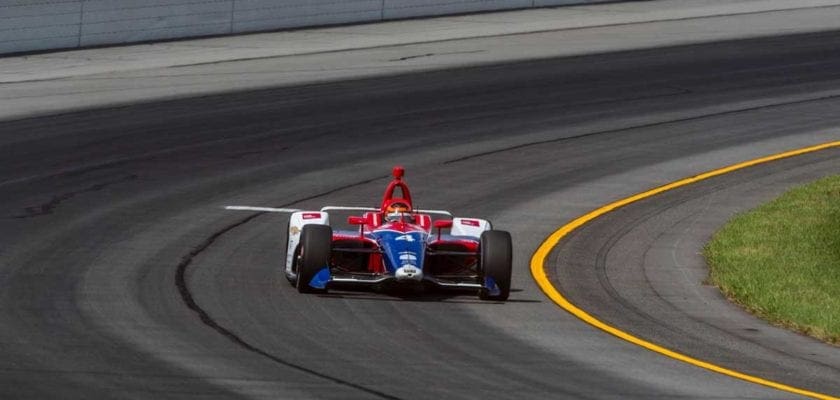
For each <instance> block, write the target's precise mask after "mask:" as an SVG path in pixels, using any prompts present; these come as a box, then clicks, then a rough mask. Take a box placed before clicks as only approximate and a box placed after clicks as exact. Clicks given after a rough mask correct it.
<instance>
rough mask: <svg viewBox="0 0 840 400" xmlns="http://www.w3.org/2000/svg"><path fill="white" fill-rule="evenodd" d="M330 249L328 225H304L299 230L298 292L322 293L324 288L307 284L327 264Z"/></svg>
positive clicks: (330, 229)
mask: <svg viewBox="0 0 840 400" xmlns="http://www.w3.org/2000/svg"><path fill="white" fill-rule="evenodd" d="M331 250H332V228H331V227H329V226H328V225H304V226H303V230H301V232H300V262H299V264H298V270H297V282H296V286H297V290H298V292H300V293H323V292H326V291H327V290H326V289H316V288H313V287H312V286H309V282H310V281H312V278H314V277H315V275H317V274H318V272H319V271H321V270H322V269H324V267H327V266H329V262H330V252H331Z"/></svg>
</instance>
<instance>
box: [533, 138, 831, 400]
mask: <svg viewBox="0 0 840 400" xmlns="http://www.w3.org/2000/svg"><path fill="white" fill-rule="evenodd" d="M836 147H840V141H834V142H828V143H823V144H820V145H816V146H810V147H805V148H800V149H795V150H790V151H786V152H783V153H778V154H773V155H769V156H765V157H761V158H756V159H753V160H749V161H744V162H741V163H737V164H733V165H729V166H726V167H722V168H719V169H715V170H712V171H708V172H705V173H702V174H699V175H695V176H691V177H687V178H684V179H680V180H678V181H674V182H671V183H668V184H665V185H662V186H659V187H656V188H653V189H650V190H647V191H645V192H642V193H638V194H635V195H633V196H630V197H627V198H624V199H621V200H618V201H615V202H612V203H609V204H607V205H604V206H602V207H600V208H598V209H595V210H593V211H590V212H589V213H586V214H584V215H582V216H580V217H578V218H576V219H574V220H572V221H571V222H569V223H568V224H566V225H563V226H562V227H560V228H559V229H557V230H556V231H554V232H553V233H552V234H551V235H549V236H548V237H547V238H546V239H545V240H544V241H543V242H542V243H541V244H540V246H539V247H538V248H537V250H536V251H535V252H534V254H533V256H532V257H531V264H530V268H531V275H532V277H533V278H534V280H535V281H536V283H537V286H539V288H540V290H542V291H543V293H545V295H546V296H548V298H549V299H551V300H552V301H553V302H554V303H555V304H557V305H558V306H560V307H561V308H563V309H564V310H566V311H568V312H569V313H570V314H572V315H574V316H575V317H577V318H579V319H580V320H582V321H584V322H586V323H587V324H589V325H592V326H593V327H595V328H598V329H600V330H602V331H604V332H606V333H609V334H611V335H613V336H616V337H618V338H619V339H622V340H625V341H627V342H630V343H632V344H634V345H637V346H640V347H643V348H645V349H648V350H650V351H653V352H655V353H659V354H661V355H663V356H666V357H670V358H673V359H675V360H678V361H682V362H684V363H687V364H691V365H694V366H697V367H700V368H703V369H707V370H709V371H712V372H716V373H719V374H722V375H726V376H730V377H732V378H736V379H740V380H743V381H747V382H751V383H755V384H758V385H763V386H768V387H771V388H774V389H778V390H781V391H785V392H789V393H794V394H798V395H802V396H806V397H811V398H814V399H819V400H840V397H834V396H831V395H827V394H823V393H817V392H812V391H809V390H805V389H801V388H797V387H793V386H789V385H785V384H783V383H780V382H775V381H771V380H767V379H764V378H761V377H757V376H753V375H749V374H745V373H743V372H738V371H735V370H732V369H728V368H725V367H722V366H719V365H716V364H712V363H710V362H707V361H703V360H700V359H697V358H694V357H690V356H687V355H685V354H682V353H679V352H677V351H674V350H671V349H668V348H665V347H663V346H660V345H658V344H656V343H652V342H649V341H647V340H644V339H642V338H639V337H637V336H634V335H632V334H630V333H628V332H625V331H622V330H621V329H618V328H616V327H614V326H611V325H609V324H606V323H604V322H602V321H601V320H599V319H597V318H595V317H594V316H592V315H591V314H589V313H588V312H586V311H585V310H583V309H581V308H579V307H577V306H576V305H574V304H573V303H572V302H570V301H569V300H568V299H566V297H564V296H563V294H562V293H560V291H559V290H557V288H556V287H554V285H552V284H551V281H550V280H549V278H548V273H547V272H546V270H545V260H546V258H547V257H548V255H549V254H550V253H551V251H552V249H554V247H556V246H557V244H558V243H559V242H560V240H562V239H563V238H564V237H566V236H567V235H569V234H570V233H572V232H573V231H574V230H576V229H578V228H580V227H581V226H583V225H584V224H586V223H588V222H589V221H592V220H594V219H596V218H598V217H600V216H602V215H604V214H606V213H609V212H611V211H613V210H616V209H618V208H621V207H624V206H626V205H628V204H631V203H635V202H637V201H640V200H642V199H646V198H649V197H652V196H655V195H657V194H660V193H663V192H666V191H669V190H673V189H676V188H679V187H683V186H687V185H690V184H693V183H696V182H699V181H703V180H706V179H709V178H713V177H715V176H720V175H724V174H727V173H730V172H733V171H737V170H740V169H744V168H748V167H752V166H756V165H759V164H765V163H769V162H772V161H776V160H780V159H783V158H790V157H795V156H798V155H803V154H808V153H813V152H816V151H820V150H825V149H830V148H836Z"/></svg>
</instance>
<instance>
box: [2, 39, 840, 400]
mask: <svg viewBox="0 0 840 400" xmlns="http://www.w3.org/2000/svg"><path fill="white" fill-rule="evenodd" d="M837 48H840V33H832V32H829V33H820V34H809V35H799V36H791V37H778V38H770V39H756V40H749V41H735V42H727V43H717V44H709V45H696V46H686V47H676V48H668V49H657V50H645V51H633V52H622V53H610V54H602V55H593V56H582V57H575V58H566V59H553V60H543V61H533V62H527V63H516V64H504V65H497V66H488V67H479V68H467V69H460V70H451V71H442V72H429V73H421V74H414V75H405V76H394V77H385V78H377V79H368V80H357V81H348V82H341V83H329V84H318V85H309V86H302V87H292V88H277V89H266V90H260V91H251V92H242V93H235V94H227V95H218V96H205V97H201V98H195V99H187V100H177V101H170V102H161V103H151V104H141V105H134V106H126V107H119V108H111V109H102V110H92V111H86V112H78V113H71V114H63V115H56V116H50V117H40V118H34V119H23V120H18V121H8V122H0V152H2V153H0V154H2V157H3V162H2V165H3V168H2V170H0V204H2V205H3V212H4V215H3V217H2V218H3V223H2V224H0V238H2V241H3V245H2V246H0V286H2V290H0V304H1V305H2V306H0V348H2V354H3V356H2V358H0V393H2V396H1V397H3V398H31V399H44V398H61V399H73V398H79V399H82V398H84V399H89V398H155V399H157V398H336V399H350V398H405V399H409V398H410V399H419V398H479V397H482V398H483V397H491V396H492V397H504V398H509V397H515V398H537V397H540V398H543V397H547V398H574V399H651V398H668V399H670V398H680V399H683V398H703V399H730V398H737V399H776V398H778V399H785V398H793V397H795V396H794V395H792V394H790V393H786V392H780V391H776V390H773V389H769V388H765V387H762V386H758V385H753V384H749V383H746V382H743V381H739V380H735V379H732V378H729V377H725V376H721V375H718V374H714V373H712V372H709V371H706V370H703V369H700V368H696V367H694V366H690V365H686V364H682V363H679V362H677V361H674V360H671V359H667V358H664V357H661V356H659V355H657V354H654V353H652V352H649V351H647V350H644V349H641V348H638V347H635V346H633V345H630V344H628V343H625V342H621V341H619V340H616V339H615V338H613V337H612V336H609V335H607V334H604V333H602V332H600V331H598V330H596V329H594V328H591V327H589V326H588V325H585V324H583V323H581V322H580V321H578V320H577V319H575V318H574V317H573V316H571V315H569V314H567V313H565V312H564V311H562V310H560V309H559V308H558V307H556V306H555V305H554V304H553V303H552V302H551V301H549V300H548V299H547V298H546V297H545V296H544V295H543V294H542V292H540V291H539V289H538V288H537V287H536V285H535V284H534V282H533V280H532V279H531V277H530V273H529V270H528V260H529V259H530V256H531V254H532V252H533V251H534V249H536V247H537V246H538V245H539V244H540V243H541V242H542V240H543V239H544V238H545V237H546V236H548V234H550V233H551V232H552V231H554V230H555V229H556V228H557V227H558V226H560V225H562V224H563V223H564V222H567V221H569V220H570V219H571V218H573V217H575V216H578V215H581V214H583V213H584V212H586V211H589V210H591V209H593V208H596V207H597V206H599V205H601V204H605V203H607V202H609V201H613V200H616V199H619V198H622V197H626V196H628V195H631V194H633V193H637V192H640V191H643V190H645V189H648V188H650V187H653V186H657V185H660V184H663V183H667V182H669V181H671V180H675V179H678V178H681V177H684V176H687V175H692V174H696V173H699V172H703V171H706V170H709V169H713V168H716V167H720V166H723V165H727V164H731V163H734V162H737V161H743V160H745V159H749V158H754V157H758V156H762V155H766V154H769V153H771V152H774V151H782V150H787V149H792V148H796V147H802V146H805V145H810V144H816V143H820V142H826V141H829V140H832V139H834V140H836V138H837V137H840V130H838V126H840V114H838V113H837V112H836V110H837V109H838V106H840V97H838V93H840V92H838V90H840V54H839V53H838V52H837V51H836V50H837ZM838 156H840V151H837V150H826V151H823V152H820V153H815V154H812V155H807V156H800V157H796V158H792V159H788V160H783V161H779V162H774V163H772V164H768V165H766V166H759V167H753V168H750V169H747V170H744V171H741V172H737V173H733V174H729V175H726V176H724V177H720V178H715V179H713V180H710V181H707V182H704V183H701V184H698V185H693V186H690V187H687V188H685V189H680V190H677V191H674V192H670V193H668V194H663V195H660V196H656V197H654V198H651V199H649V200H645V201H643V202H640V203H638V204H635V205H632V206H628V207H627V208H625V209H622V210H621V211H618V212H615V213H612V214H609V215H607V216H605V217H603V218H602V219H599V220H597V221H595V222H593V223H592V224H590V225H587V226H585V227H584V228H582V229H581V230H579V231H577V232H576V233H575V234H574V235H573V237H571V238H570V240H568V241H566V242H563V243H562V244H561V246H560V247H558V249H557V250H556V251H555V252H554V253H553V254H552V257H551V259H552V260H553V261H554V263H553V264H552V265H551V266H550V274H551V277H552V279H553V280H554V282H555V284H556V285H557V287H558V288H560V289H561V290H562V291H563V292H564V293H565V294H567V295H568V296H569V297H570V299H571V300H572V301H574V302H576V303H577V304H578V305H580V306H581V307H582V308H584V309H586V310H588V311H590V312H591V313H593V314H594V315H596V316H598V317H599V318H602V319H603V320H605V321H607V322H609V323H611V324H614V325H615V326H617V327H620V328H622V329H626V330H627V331H630V332H632V333H634V334H636V335H639V336H641V337H645V338H648V339H650V340H653V341H656V342H658V343H661V344H663V345H666V346H668V347H670V348H673V349H677V350H680V351H684V352H686V353H687V354H690V355H692V356H695V357H698V358H701V359H707V360H709V361H713V362H716V363H719V364H721V365H724V366H727V367H729V368H733V369H738V370H743V371H744V372H749V373H752V374H756V375H759V376H762V377H765V378H768V379H773V380H778V381H780V382H784V383H786V384H790V385H793V386H797V387H802V388H806V389H809V390H814V391H818V392H822V393H827V394H832V395H835V396H837V395H840V384H839V383H838V380H837V379H836V378H837V376H840V350H838V349H837V348H833V347H829V346H826V345H823V344H820V343H817V342H815V341H812V340H810V339H807V338H803V337H801V336H799V335H796V334H792V333H788V332H785V331H783V330H780V329H776V328H773V327H770V326H767V325H765V324H763V323H761V322H760V321H757V320H755V319H753V318H752V317H750V316H748V315H745V314H744V313H742V312H741V311H740V310H738V309H737V308H735V307H733V306H730V305H728V303H726V301H725V300H724V299H722V298H720V296H719V295H717V293H716V292H715V291H714V289H713V288H709V287H707V286H703V285H702V280H703V277H704V275H703V274H704V273H703V266H702V259H700V258H699V256H698V251H699V249H700V248H701V247H702V245H703V243H704V241H705V240H706V238H707V236H708V234H709V233H710V232H712V231H714V229H715V228H716V227H717V226H719V225H720V224H722V223H723V222H724V221H725V220H726V219H727V217H728V216H729V215H731V213H732V212H735V211H738V210H743V209H746V208H749V207H750V206H751V205H754V204H757V203H758V202H760V201H762V200H765V199H768V198H771V197H772V196H773V195H775V194H776V193H779V192H781V191H783V190H784V189H785V188H787V187H789V186H791V185H793V184H796V183H799V182H805V181H808V180H811V179H813V178H816V177H819V176H824V175H827V174H835V173H838V172H840V162H839V161H838ZM396 163H401V164H404V165H405V166H406V167H407V171H408V172H407V180H408V182H409V184H410V185H412V189H413V192H414V193H413V197H415V199H417V200H419V205H420V206H421V207H424V208H445V209H450V210H452V211H453V212H455V213H456V214H459V215H465V216H480V217H486V218H488V219H491V220H493V221H494V224H495V225H496V226H497V227H498V228H501V229H506V230H509V231H511V233H512V234H513V236H514V238H515V239H516V243H515V246H514V247H515V248H514V250H515V264H516V265H515V272H514V284H513V287H514V291H513V293H512V295H511V300H510V301H509V302H506V303H493V302H479V301H477V299H475V298H474V297H473V296H467V295H449V294H441V293H437V294H429V295H425V296H419V297H417V296H407V297H399V296H389V295H385V294H376V293H358V292H340V293H334V294H330V295H326V296H302V295H299V294H297V293H296V292H295V291H293V290H292V288H291V287H290V286H289V285H288V284H287V283H286V282H285V280H284V279H283V278H282V276H281V275H280V274H279V270H280V267H281V264H282V258H283V250H282V245H283V243H284V237H283V234H284V227H285V220H284V218H283V217H282V216H278V215H275V214H249V213H244V214H243V213H234V212H230V211H224V210H222V209H221V207H222V206H224V205H228V204H251V205H265V206H293V207H303V208H306V207H319V206H321V205H325V204H332V205H336V204H340V205H370V204H372V203H375V202H376V199H377V198H378V196H380V195H381V190H382V188H383V186H384V184H385V183H386V182H387V174H388V171H389V168H390V167H391V166H392V165H394V164H396Z"/></svg>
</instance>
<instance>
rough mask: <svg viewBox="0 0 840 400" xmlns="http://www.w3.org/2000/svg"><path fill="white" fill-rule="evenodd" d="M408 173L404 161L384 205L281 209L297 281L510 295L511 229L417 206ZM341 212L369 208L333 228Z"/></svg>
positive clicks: (310, 285) (289, 271)
mask: <svg viewBox="0 0 840 400" xmlns="http://www.w3.org/2000/svg"><path fill="white" fill-rule="evenodd" d="M404 173H405V171H404V169H403V168H402V167H394V169H393V180H392V181H391V182H390V183H389V184H388V187H387V188H386V189H385V194H384V195H383V198H382V203H381V205H380V207H378V208H373V207H370V208H368V207H337V206H328V207H323V208H321V209H320V210H318V211H303V210H285V209H279V210H281V211H291V212H292V214H291V217H290V218H289V228H288V242H287V246H286V267H285V275H286V278H287V279H288V280H289V282H290V283H292V284H293V285H294V286H295V287H296V288H297V290H298V291H299V292H301V293H324V292H326V291H327V290H329V289H330V288H331V287H338V286H364V285H371V286H377V287H395V286H396V287H412V288H419V289H421V290H422V289H423V288H426V287H428V286H434V287H439V288H456V289H461V290H472V289H474V290H475V291H476V292H477V293H478V296H479V298H481V299H484V300H506V299H507V298H508V296H509V294H510V281H511V266H512V246H511V236H510V234H509V233H508V232H505V231H500V230H494V229H493V228H492V225H491V224H490V222H489V221H486V220H483V219H479V218H453V217H452V214H451V213H449V212H448V211H442V210H418V209H414V208H413V203H412V199H411V192H410V191H409V188H408V185H407V184H406V183H405V181H403V176H404ZM397 192H399V193H397ZM228 208H231V209H255V208H246V207H238V208H237V207H228ZM256 209H259V208H256ZM259 210H263V211H273V210H274V209H259ZM339 211H341V212H348V211H351V212H361V215H352V216H349V217H348V220H347V222H348V224H349V226H350V228H349V229H344V230H341V229H333V227H332V226H331V224H330V213H335V212H339ZM432 216H435V217H437V218H436V219H433V218H432ZM356 226H357V227H358V229H354V228H353V227H356Z"/></svg>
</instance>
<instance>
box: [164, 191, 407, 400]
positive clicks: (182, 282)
mask: <svg viewBox="0 0 840 400" xmlns="http://www.w3.org/2000/svg"><path fill="white" fill-rule="evenodd" d="M387 177H388V176H387V175H386V176H378V177H375V178H371V179H367V180H364V181H360V182H355V183H351V184H348V185H344V186H341V187H338V188H335V189H331V190H328V191H326V192H323V193H318V194H315V195H312V196H309V197H305V198H302V199H298V200H294V201H292V202H289V203H287V204H285V205H282V206H280V207H289V206H291V205H294V204H296V203H300V202H303V201H307V200H312V199H316V198H318V197H322V196H325V195H328V194H331V193H335V192H338V191H341V190H344V189H348V188H351V187H354V186H359V185H364V184H367V183H370V182H374V181H376V180H379V179H385V178H387ZM263 214H266V212H258V213H254V214H251V215H249V216H248V217H246V218H244V219H241V220H239V221H237V222H234V223H232V224H230V225H227V226H225V227H224V228H222V229H220V230H218V231H216V232H215V233H213V234H212V235H210V236H209V237H208V238H207V239H204V241H202V242H201V243H200V244H199V245H198V246H196V247H195V248H193V250H191V251H190V252H189V253H188V254H187V255H185V256H184V257H183V258H182V259H181V262H180V263H178V266H177V268H176V271H175V286H176V287H177V288H178V293H179V294H180V295H181V300H182V301H183V302H184V304H185V305H186V306H187V308H189V309H190V310H192V311H193V312H194V313H195V314H196V315H197V316H198V317H199V319H200V320H201V322H202V323H203V324H204V325H207V326H208V327H210V328H212V329H213V330H214V331H216V332H218V333H219V334H221V335H222V336H224V337H226V338H227V339H229V340H230V341H231V342H233V343H234V344H236V345H238V346H240V347H242V348H244V349H246V350H248V351H250V352H252V353H255V354H258V355H260V356H263V357H265V358H267V359H269V360H271V361H273V362H275V363H277V364H280V365H283V366H285V367H288V368H292V369H295V370H298V371H300V372H303V373H306V374H309V375H312V376H315V377H318V378H321V379H324V380H327V381H330V382H332V383H335V384H338V385H341V386H346V387H349V388H353V389H356V390H359V391H361V392H365V393H368V394H371V395H373V396H376V397H379V398H382V399H388V400H400V398H399V397H396V396H392V395H389V394H387V393H384V392H380V391H378V390H374V389H370V388H367V387H364V386H362V385H359V384H356V383H353V382H350V381H346V380H343V379H341V378H336V377H333V376H330V375H327V374H325V373H322V372H318V371H316V370H314V369H311V368H307V367H304V366H302V365H298V364H295V363H293V362H291V361H286V360H284V359H282V358H280V357H278V356H275V355H273V354H271V353H269V352H268V351H265V350H263V349H260V348H259V347H257V346H254V345H252V344H250V343H248V342H247V341H245V339H242V338H241V337H240V336H239V335H237V334H236V333H234V332H233V331H231V330H230V329H228V328H225V327H224V326H222V325H221V324H219V323H218V322H216V321H215V320H214V319H213V317H212V316H210V314H209V313H208V312H207V311H206V310H204V309H203V308H201V306H200V305H198V303H197V302H196V301H195V298H194V297H193V295H192V293H191V292H190V289H189V286H188V285H187V279H186V273H187V269H188V267H189V266H190V265H191V264H192V262H193V260H194V259H195V258H196V257H197V256H198V255H199V254H201V253H202V252H203V251H204V250H207V249H208V248H209V247H210V246H211V245H213V243H215V242H216V240H217V239H219V238H220V237H222V236H224V235H225V234H226V233H228V232H230V231H232V230H234V229H236V228H238V227H240V226H242V225H245V224H247V223H248V222H251V221H253V220H255V219H256V218H257V217H259V216H261V215H263Z"/></svg>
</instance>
